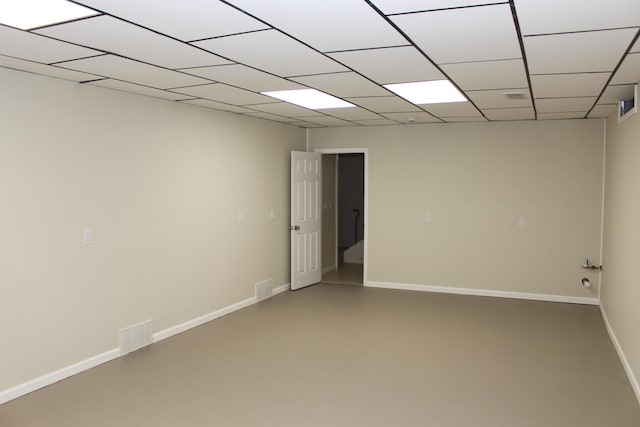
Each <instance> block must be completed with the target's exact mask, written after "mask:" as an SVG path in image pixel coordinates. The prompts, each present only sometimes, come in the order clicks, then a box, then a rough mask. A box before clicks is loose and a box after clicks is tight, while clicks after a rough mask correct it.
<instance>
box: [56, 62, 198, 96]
mask: <svg viewBox="0 0 640 427" xmlns="http://www.w3.org/2000/svg"><path fill="white" fill-rule="evenodd" d="M59 66H60V67H64V68H68V69H71V70H77V71H84V72H86V73H92V74H97V75H100V76H104V77H111V78H114V79H117V80H124V81H127V82H130V83H137V84H141V85H145V86H151V87H155V88H158V89H168V88H172V87H180V86H189V85H197V84H204V83H207V82H208V81H207V80H204V79H201V78H199V77H195V76H189V75H186V74H183V73H179V72H176V71H170V70H165V69H164V68H158V67H154V66H153V65H147V64H143V63H141V62H136V61H131V60H129V59H125V58H121V57H119V56H113V55H103V56H96V57H92V58H86V59H78V60H76V61H69V62H64V63H62V64H60V65H59Z"/></svg>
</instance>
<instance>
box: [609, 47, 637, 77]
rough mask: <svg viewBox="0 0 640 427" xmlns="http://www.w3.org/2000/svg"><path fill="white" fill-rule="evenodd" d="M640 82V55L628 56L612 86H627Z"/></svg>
mask: <svg viewBox="0 0 640 427" xmlns="http://www.w3.org/2000/svg"><path fill="white" fill-rule="evenodd" d="M638 82H640V53H632V54H629V55H627V57H626V58H625V59H624V62H623V63H622V65H621V66H620V68H618V71H617V72H616V75H615V76H613V79H612V80H611V84H627V83H638Z"/></svg>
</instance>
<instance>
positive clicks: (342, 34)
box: [229, 0, 408, 52]
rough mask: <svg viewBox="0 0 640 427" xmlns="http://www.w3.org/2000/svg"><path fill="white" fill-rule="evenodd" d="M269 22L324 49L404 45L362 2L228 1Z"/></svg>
mask: <svg viewBox="0 0 640 427" xmlns="http://www.w3.org/2000/svg"><path fill="white" fill-rule="evenodd" d="M229 2H230V3H233V4H234V5H236V6H238V7H240V8H241V9H242V10H245V11H247V12H249V13H251V14H253V15H257V16H260V18H262V19H264V20H265V21H266V22H268V23H269V24H270V25H272V26H274V27H276V28H278V29H280V30H282V31H284V32H285V33H287V34H290V35H292V36H293V37H296V38H298V39H301V40H304V41H305V42H306V43H308V44H309V45H310V46H312V47H314V48H316V49H318V50H320V51H323V52H328V51H336V50H347V49H367V48H373V47H382V46H399V45H406V44H407V43H408V42H407V40H406V39H405V38H404V37H402V35H401V34H400V33H398V32H397V31H396V30H395V29H394V28H393V27H392V26H391V25H390V24H389V23H388V22H387V21H385V20H384V18H382V17H381V16H380V15H379V14H378V13H377V12H376V11H375V10H374V9H372V8H371V7H369V6H368V5H367V3H366V2H364V1H352V0H351V1H345V0H305V1H304V7H301V5H300V1H299V0H269V1H255V0H229Z"/></svg>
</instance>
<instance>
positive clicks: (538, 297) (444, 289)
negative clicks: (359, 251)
mask: <svg viewBox="0 0 640 427" xmlns="http://www.w3.org/2000/svg"><path fill="white" fill-rule="evenodd" d="M364 286H368V287H371V288H384V289H402V290H405V291H420V292H437V293H444V294H457V295H476V296H483V297H497V298H512V299H526V300H534V301H549V302H565V303H572V304H587V305H598V304H599V301H598V299H597V298H584V297H571V296H564V295H545V294H530V293H524V292H510V291H494V290H486V289H473V288H452V287H448V286H432V285H414V284H409V283H391V282H372V281H369V282H367V283H365V285H364Z"/></svg>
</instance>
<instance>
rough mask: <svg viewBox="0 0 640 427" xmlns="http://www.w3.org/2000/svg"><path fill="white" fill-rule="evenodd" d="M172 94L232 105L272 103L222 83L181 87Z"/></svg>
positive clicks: (264, 98) (262, 97) (269, 99)
mask: <svg viewBox="0 0 640 427" xmlns="http://www.w3.org/2000/svg"><path fill="white" fill-rule="evenodd" d="M173 92H177V93H183V94H185V95H192V96H197V97H198V98H204V99H209V100H211V101H218V102H223V103H225V104H232V105H248V104H259V103H262V102H270V101H273V98H269V97H268V96H264V95H260V94H259V93H254V92H250V91H248V90H244V89H238V88H236V87H233V86H229V85H226V84H223V83H212V84H206V85H200V86H191V87H182V88H177V89H174V90H173Z"/></svg>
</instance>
